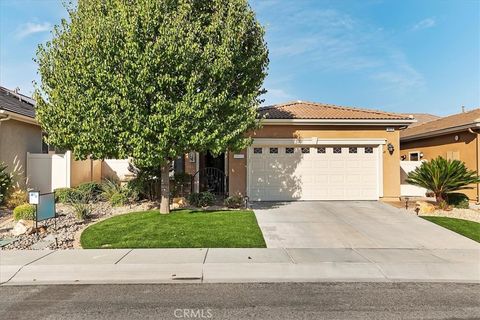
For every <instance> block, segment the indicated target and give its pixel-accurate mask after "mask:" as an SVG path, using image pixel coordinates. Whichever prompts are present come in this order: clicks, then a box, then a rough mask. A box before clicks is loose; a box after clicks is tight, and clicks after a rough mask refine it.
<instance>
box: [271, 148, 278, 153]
mask: <svg viewBox="0 0 480 320" xmlns="http://www.w3.org/2000/svg"><path fill="white" fill-rule="evenodd" d="M270 153H278V148H270Z"/></svg>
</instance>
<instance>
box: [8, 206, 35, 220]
mask: <svg viewBox="0 0 480 320" xmlns="http://www.w3.org/2000/svg"><path fill="white" fill-rule="evenodd" d="M13 219H15V220H17V221H18V220H20V219H23V220H33V219H35V206H34V205H32V204H28V203H25V204H21V205H19V206H18V207H16V208H15V209H13Z"/></svg>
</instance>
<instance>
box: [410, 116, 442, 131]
mask: <svg viewBox="0 0 480 320" xmlns="http://www.w3.org/2000/svg"><path fill="white" fill-rule="evenodd" d="M412 116H413V117H414V118H415V120H417V122H416V123H412V124H411V125H410V126H409V128H412V127H416V126H419V125H421V124H424V123H425V122H429V121H433V120H437V119H440V118H441V117H440V116H436V115H434V114H429V113H413V114H412Z"/></svg>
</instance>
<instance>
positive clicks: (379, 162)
mask: <svg viewBox="0 0 480 320" xmlns="http://www.w3.org/2000/svg"><path fill="white" fill-rule="evenodd" d="M376 149H377V157H378V159H377V165H378V175H377V179H378V183H377V185H378V198H379V199H380V198H383V179H384V176H383V145H379V146H378V147H377V148H376Z"/></svg>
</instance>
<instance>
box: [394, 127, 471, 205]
mask: <svg viewBox="0 0 480 320" xmlns="http://www.w3.org/2000/svg"><path fill="white" fill-rule="evenodd" d="M455 137H458V140H457V141H456V140H455ZM479 149H480V140H479V137H478V134H476V133H471V132H469V131H467V130H465V131H462V132H456V133H450V134H444V135H439V136H435V137H430V138H424V139H416V140H412V141H407V142H402V143H401V152H400V155H401V156H405V157H406V159H407V160H408V159H409V153H410V152H422V153H423V160H431V159H434V158H436V157H439V156H441V157H443V158H446V159H457V160H460V161H463V162H465V165H466V166H467V167H468V168H469V169H471V170H475V171H477V172H478V169H479V168H478V166H479V159H480V154H479ZM472 188H473V189H469V190H462V192H463V193H465V194H466V195H467V196H468V197H469V199H470V200H472V201H478V200H479V199H478V198H477V197H478V185H473V186H472Z"/></svg>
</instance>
